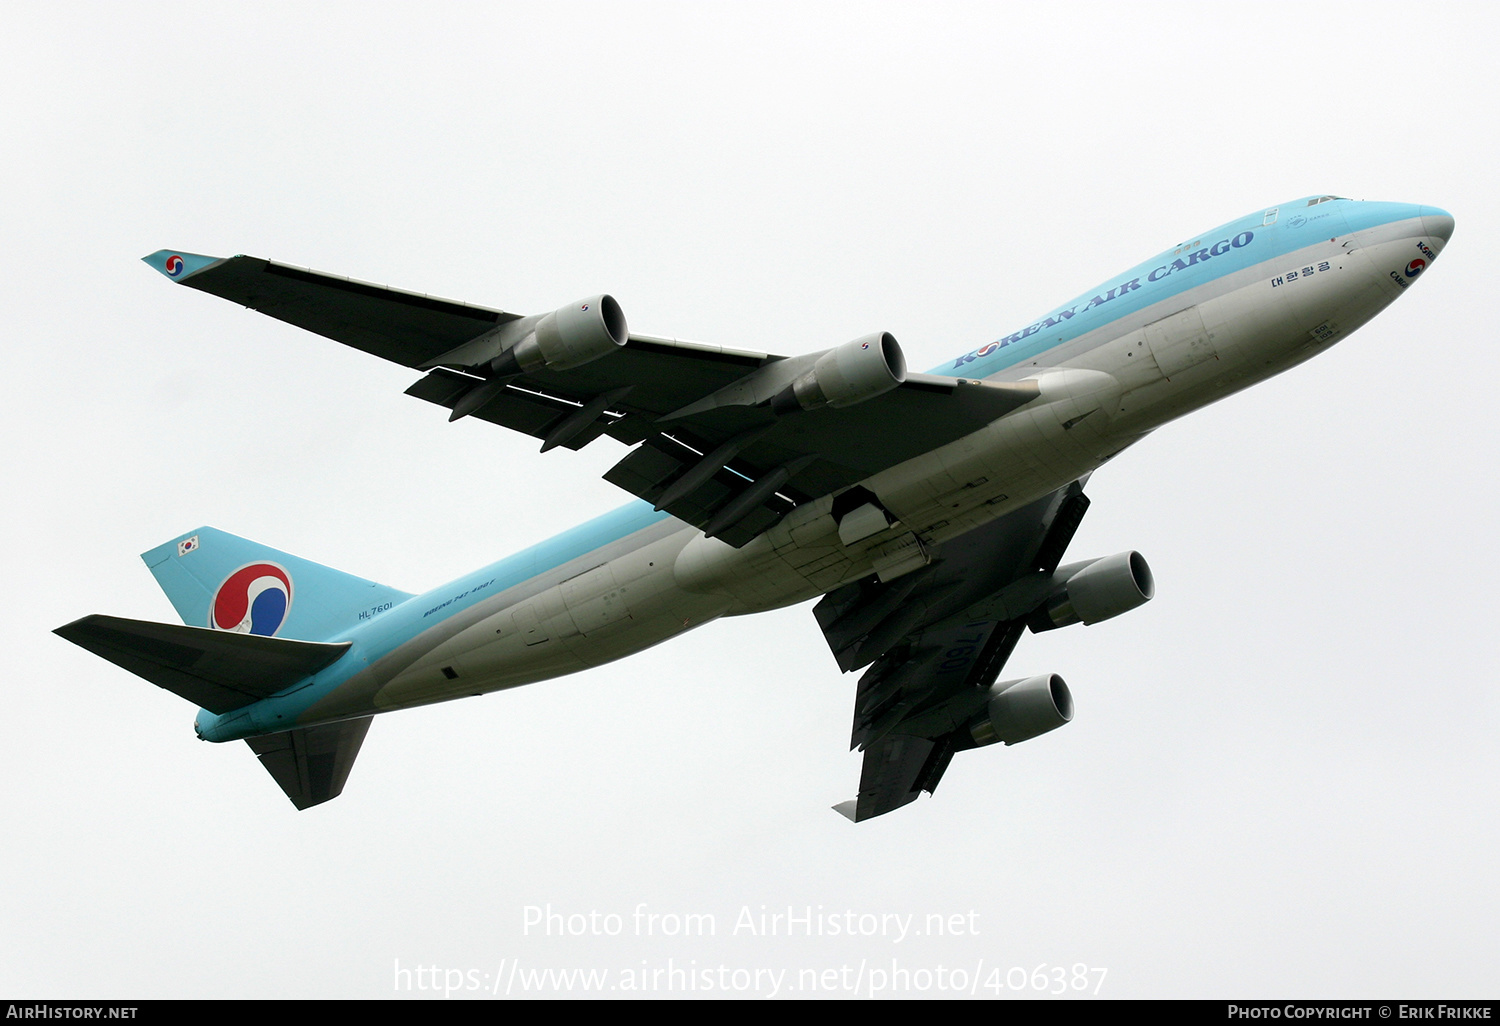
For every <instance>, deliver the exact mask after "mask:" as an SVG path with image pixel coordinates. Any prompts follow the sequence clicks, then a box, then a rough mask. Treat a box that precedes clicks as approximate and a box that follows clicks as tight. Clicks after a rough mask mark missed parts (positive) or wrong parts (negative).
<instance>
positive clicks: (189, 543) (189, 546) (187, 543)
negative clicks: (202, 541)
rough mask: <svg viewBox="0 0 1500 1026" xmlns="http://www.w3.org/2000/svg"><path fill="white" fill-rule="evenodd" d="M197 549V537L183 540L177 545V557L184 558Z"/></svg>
mask: <svg viewBox="0 0 1500 1026" xmlns="http://www.w3.org/2000/svg"><path fill="white" fill-rule="evenodd" d="M197 547H198V536H197V535H196V534H195V535H193V536H192V537H191V538H184V539H183V540H182V541H180V542H178V543H177V554H178V555H179V556H186V555H187V554H188V553H189V552H192V551H193V550H194V549H196V548H197Z"/></svg>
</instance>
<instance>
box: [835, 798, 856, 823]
mask: <svg viewBox="0 0 1500 1026" xmlns="http://www.w3.org/2000/svg"><path fill="white" fill-rule="evenodd" d="M858 804H859V799H857V798H850V799H849V800H848V801H847V802H839V803H838V804H837V805H835V806H834V807H833V811H834V812H837V813H838V814H839V815H840V816H843V817H844V818H845V819H847V820H848V821H849V822H851V823H858V822H859V820H857V819H855V818H854V809H855V806H857V805H858Z"/></svg>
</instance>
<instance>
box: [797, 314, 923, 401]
mask: <svg viewBox="0 0 1500 1026" xmlns="http://www.w3.org/2000/svg"><path fill="white" fill-rule="evenodd" d="M905 380H906V356H905V355H904V354H903V353H902V352H901V346H900V345H899V344H898V343H897V342H896V338H895V336H894V335H892V334H891V333H890V332H888V331H882V332H878V333H876V334H874V335H866V336H865V337H864V338H857V339H855V340H854V341H853V342H846V343H844V344H843V345H841V346H838V347H836V348H833V349H830V350H828V352H826V353H824V354H823V355H822V356H820V357H818V358H817V360H816V361H814V362H813V365H812V366H811V367H809V368H808V369H807V371H806V372H805V373H803V374H801V375H800V376H798V377H797V378H796V380H794V381H793V382H792V383H791V384H790V385H787V386H786V387H785V388H783V389H782V390H781V391H780V392H779V393H778V394H777V395H776V397H775V398H774V399H772V400H771V408H772V409H773V410H775V411H776V412H777V413H791V412H793V411H795V410H817V409H821V408H822V407H824V406H829V407H832V408H833V409H836V410H837V409H841V408H843V407H845V406H853V405H855V404H856V403H862V402H864V401H865V400H866V399H874V398H875V397H876V396H877V395H883V394H885V393H886V392H889V391H890V390H891V389H893V388H895V387H896V386H897V385H899V384H901V382H903V381H905Z"/></svg>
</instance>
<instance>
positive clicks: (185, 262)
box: [141, 249, 223, 281]
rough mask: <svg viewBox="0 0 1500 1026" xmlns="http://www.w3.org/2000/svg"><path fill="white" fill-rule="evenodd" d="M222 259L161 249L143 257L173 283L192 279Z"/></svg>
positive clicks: (142, 258)
mask: <svg viewBox="0 0 1500 1026" xmlns="http://www.w3.org/2000/svg"><path fill="white" fill-rule="evenodd" d="M222 259H223V258H222V257H211V256H203V255H201V254H198V253H184V252H182V251H181V250H176V249H159V250H157V251H156V252H155V253H152V254H151V255H150V256H143V257H141V260H142V261H144V262H145V263H146V264H148V265H149V266H151V267H152V268H154V269H156V270H158V271H160V272H161V273H162V274H165V275H166V276H167V277H168V278H171V279H172V280H173V281H182V279H184V278H190V277H192V276H193V275H195V274H197V273H198V272H199V271H201V270H203V269H204V268H205V267H210V266H212V265H214V264H217V263H219V262H220V261H221V260H222Z"/></svg>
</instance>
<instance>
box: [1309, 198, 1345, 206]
mask: <svg viewBox="0 0 1500 1026" xmlns="http://www.w3.org/2000/svg"><path fill="white" fill-rule="evenodd" d="M1346 198H1347V197H1345V196H1318V197H1315V198H1314V199H1310V200H1308V201H1307V205H1308V206H1310V207H1315V206H1317V205H1318V204H1319V203H1327V202H1328V201H1329V200H1336V199H1346Z"/></svg>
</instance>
